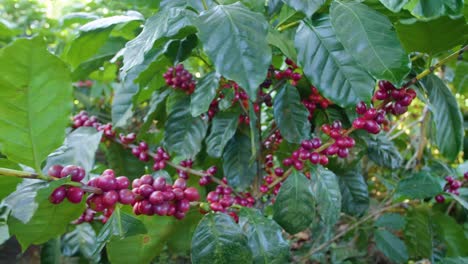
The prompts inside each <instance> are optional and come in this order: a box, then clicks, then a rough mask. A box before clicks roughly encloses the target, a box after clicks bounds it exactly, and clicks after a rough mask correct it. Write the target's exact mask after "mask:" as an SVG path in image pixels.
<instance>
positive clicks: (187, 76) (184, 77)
mask: <svg viewBox="0 0 468 264" xmlns="http://www.w3.org/2000/svg"><path fill="white" fill-rule="evenodd" d="M163 77H164V79H165V80H166V84H167V85H169V86H171V87H172V88H174V89H180V90H182V91H185V93H187V94H192V93H193V92H194V91H195V87H196V82H195V79H194V78H193V76H192V74H191V73H190V72H188V71H187V70H186V69H184V65H183V64H178V65H176V66H175V67H170V68H169V69H167V71H166V72H165V73H164V74H163Z"/></svg>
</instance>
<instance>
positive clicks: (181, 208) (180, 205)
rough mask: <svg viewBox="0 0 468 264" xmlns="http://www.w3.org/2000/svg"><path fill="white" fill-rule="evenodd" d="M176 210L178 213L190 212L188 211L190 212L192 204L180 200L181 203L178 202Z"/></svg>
mask: <svg viewBox="0 0 468 264" xmlns="http://www.w3.org/2000/svg"><path fill="white" fill-rule="evenodd" d="M175 206H176V210H177V211H178V212H183V213H185V212H188V210H190V202H189V200H185V199H184V200H180V201H177V202H176V204H175Z"/></svg>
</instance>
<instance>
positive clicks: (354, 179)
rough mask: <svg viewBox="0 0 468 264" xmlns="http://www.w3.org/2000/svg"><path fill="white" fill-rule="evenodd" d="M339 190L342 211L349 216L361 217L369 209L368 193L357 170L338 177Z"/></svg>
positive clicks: (362, 177)
mask: <svg viewBox="0 0 468 264" xmlns="http://www.w3.org/2000/svg"><path fill="white" fill-rule="evenodd" d="M338 179H339V181H340V189H341V197H342V198H341V201H342V203H341V208H342V211H343V212H345V213H347V214H351V215H363V214H364V213H365V212H366V211H367V208H369V191H368V190H367V184H366V181H365V179H364V176H362V174H361V173H360V172H359V170H358V169H354V170H350V171H349V172H347V173H344V174H341V175H339V177H338Z"/></svg>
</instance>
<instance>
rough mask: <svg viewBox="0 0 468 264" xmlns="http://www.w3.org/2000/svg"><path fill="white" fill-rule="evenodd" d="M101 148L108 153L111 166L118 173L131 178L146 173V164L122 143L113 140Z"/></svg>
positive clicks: (107, 158) (107, 156) (107, 157)
mask: <svg viewBox="0 0 468 264" xmlns="http://www.w3.org/2000/svg"><path fill="white" fill-rule="evenodd" d="M101 150H102V151H103V152H104V153H105V154H106V160H107V162H108V163H109V168H111V169H113V170H114V171H115V174H116V175H126V176H127V177H129V179H134V178H136V177H140V176H141V175H143V174H145V173H146V172H145V165H146V164H145V163H142V162H141V161H140V160H139V159H138V158H137V157H135V156H133V154H132V153H131V151H129V150H128V149H127V148H124V147H123V146H122V145H120V144H118V143H115V142H112V143H110V144H109V145H108V146H102V147H101Z"/></svg>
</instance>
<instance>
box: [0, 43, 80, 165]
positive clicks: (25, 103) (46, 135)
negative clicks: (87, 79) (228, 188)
mask: <svg viewBox="0 0 468 264" xmlns="http://www.w3.org/2000/svg"><path fill="white" fill-rule="evenodd" d="M0 61H2V63H1V65H0V127H1V128H2V129H1V132H0V146H1V148H2V153H3V154H5V155H6V156H7V157H8V159H9V160H12V161H15V162H18V163H21V164H24V165H27V166H31V167H33V168H34V169H35V170H36V171H40V170H41V162H42V161H43V160H44V159H45V158H46V157H47V155H48V154H49V153H50V152H51V151H53V150H54V149H55V148H57V147H59V146H60V145H61V144H62V142H63V139H64V137H65V127H66V126H67V125H68V124H69V122H70V121H69V119H68V117H69V116H70V114H71V108H72V96H71V95H72V87H71V80H70V72H69V70H68V68H67V66H66V65H65V64H64V63H63V62H62V61H61V60H60V59H58V58H57V57H55V56H54V55H52V54H51V53H49V52H48V51H47V48H46V45H45V43H43V42H42V41H41V40H40V39H39V38H35V39H17V40H16V41H14V42H13V43H12V44H10V45H8V46H6V47H5V48H3V49H2V50H0ZM32 62H33V63H32Z"/></svg>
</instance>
